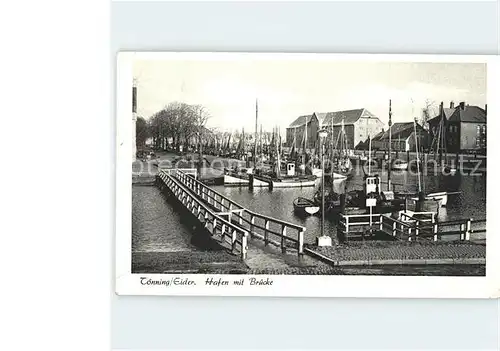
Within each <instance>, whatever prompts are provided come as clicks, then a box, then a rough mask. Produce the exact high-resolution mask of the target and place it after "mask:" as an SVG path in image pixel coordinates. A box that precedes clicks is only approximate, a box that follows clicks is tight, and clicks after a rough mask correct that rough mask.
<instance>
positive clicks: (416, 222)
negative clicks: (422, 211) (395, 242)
mask: <svg viewBox="0 0 500 351" xmlns="http://www.w3.org/2000/svg"><path fill="white" fill-rule="evenodd" d="M419 225H420V221H415V241H417V239H418V233H419V232H420V229H419V228H418V227H419Z"/></svg>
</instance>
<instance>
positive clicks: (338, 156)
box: [325, 117, 353, 179]
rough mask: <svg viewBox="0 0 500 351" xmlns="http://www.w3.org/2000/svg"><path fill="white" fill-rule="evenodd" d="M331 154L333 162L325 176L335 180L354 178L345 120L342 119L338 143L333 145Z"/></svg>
mask: <svg viewBox="0 0 500 351" xmlns="http://www.w3.org/2000/svg"><path fill="white" fill-rule="evenodd" d="M332 141H333V117H332ZM332 146H333V148H332V151H331V154H330V158H331V160H330V161H331V162H330V165H329V167H328V168H327V169H326V170H325V176H328V177H332V178H333V179H345V178H350V177H352V170H353V167H352V163H351V158H350V157H349V148H348V142H347V134H346V132H345V128H344V119H342V124H341V130H340V133H339V134H338V136H337V141H336V143H335V144H334V145H332Z"/></svg>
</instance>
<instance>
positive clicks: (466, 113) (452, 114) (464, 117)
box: [427, 105, 486, 124]
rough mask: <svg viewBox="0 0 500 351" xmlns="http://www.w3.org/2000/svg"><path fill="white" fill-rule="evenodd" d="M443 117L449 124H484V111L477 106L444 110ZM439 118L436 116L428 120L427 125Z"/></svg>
mask: <svg viewBox="0 0 500 351" xmlns="http://www.w3.org/2000/svg"><path fill="white" fill-rule="evenodd" d="M443 111H444V115H445V118H446V120H447V121H450V122H473V123H486V111H485V110H484V109H482V108H481V107H479V106H465V107H464V108H463V109H462V108H461V107H460V105H458V106H457V107H455V108H444V109H443ZM440 118H441V116H440V115H437V116H436V117H434V118H431V119H429V120H428V121H427V122H428V123H431V124H432V123H436V122H438V121H439V120H440Z"/></svg>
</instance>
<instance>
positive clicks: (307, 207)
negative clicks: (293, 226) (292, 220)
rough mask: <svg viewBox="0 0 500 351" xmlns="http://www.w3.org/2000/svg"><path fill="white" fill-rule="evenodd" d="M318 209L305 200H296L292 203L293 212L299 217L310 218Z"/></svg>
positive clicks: (312, 203)
mask: <svg viewBox="0 0 500 351" xmlns="http://www.w3.org/2000/svg"><path fill="white" fill-rule="evenodd" d="M319 209H320V207H319V206H316V205H315V204H314V202H312V201H311V200H308V199H305V198H300V197H299V198H298V199H295V200H294V201H293V210H294V212H295V213H296V214H298V215H301V216H312V215H314V214H316V213H318V212H319Z"/></svg>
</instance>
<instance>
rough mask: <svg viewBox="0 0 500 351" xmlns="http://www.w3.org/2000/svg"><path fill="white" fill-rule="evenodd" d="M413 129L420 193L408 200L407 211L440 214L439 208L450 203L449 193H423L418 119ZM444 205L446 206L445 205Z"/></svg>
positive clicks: (414, 122)
mask: <svg viewBox="0 0 500 351" xmlns="http://www.w3.org/2000/svg"><path fill="white" fill-rule="evenodd" d="M413 128H414V130H415V151H416V153H417V163H416V167H417V177H418V179H417V180H418V182H417V185H418V193H417V195H416V196H413V197H410V198H409V199H407V200H408V201H407V203H406V209H407V210H412V211H416V212H434V213H439V208H440V207H441V206H445V205H446V203H447V202H448V193H446V192H438V193H431V194H427V195H425V194H424V192H423V191H422V184H421V175H420V162H418V160H420V158H419V155H418V150H419V146H418V137H417V121H416V119H415V120H414V121H413ZM443 204H444V205H443Z"/></svg>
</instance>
